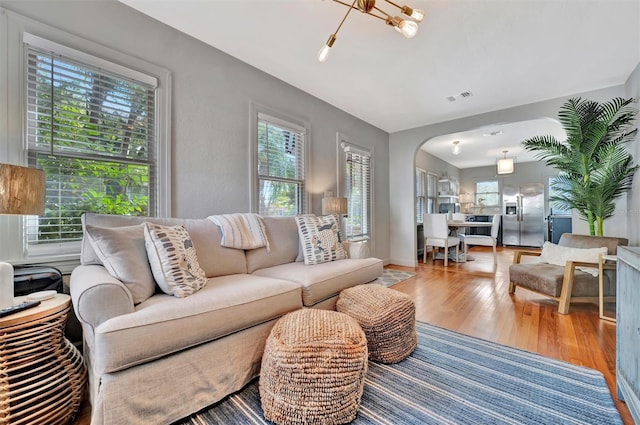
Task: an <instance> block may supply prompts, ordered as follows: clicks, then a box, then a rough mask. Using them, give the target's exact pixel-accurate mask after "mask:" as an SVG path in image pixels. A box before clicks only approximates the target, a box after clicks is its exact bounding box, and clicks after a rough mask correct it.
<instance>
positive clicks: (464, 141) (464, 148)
mask: <svg viewBox="0 0 640 425" xmlns="http://www.w3.org/2000/svg"><path fill="white" fill-rule="evenodd" d="M496 133H497V134H496ZM547 134H549V135H552V136H554V137H555V138H556V139H558V140H564V139H565V138H566V136H565V132H564V130H563V129H562V126H561V125H560V124H559V123H558V122H557V121H555V120H552V119H549V118H539V119H534V120H529V121H522V122H518V123H510V124H496V125H491V126H487V127H482V128H478V129H475V130H472V131H465V132H461V133H453V134H447V135H445V136H440V137H435V138H433V139H430V140H429V142H428V143H425V144H424V145H422V149H423V150H425V151H426V152H429V153H430V154H432V155H434V156H437V157H438V158H440V159H442V160H444V161H446V162H448V163H449V164H452V165H453V166H455V167H456V168H460V169H463V168H473V167H482V166H486V165H495V164H496V160H497V159H498V158H502V157H504V153H503V151H504V150H507V151H508V152H507V157H514V158H515V160H516V164H518V163H523V162H531V161H536V158H535V154H534V153H532V152H528V151H525V150H524V149H522V145H521V142H522V141H523V140H525V139H528V138H530V137H534V136H542V135H547ZM455 140H457V141H459V142H460V143H459V146H460V154H458V155H454V154H453V142H454V141H455Z"/></svg>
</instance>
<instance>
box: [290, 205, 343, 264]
mask: <svg viewBox="0 0 640 425" xmlns="http://www.w3.org/2000/svg"><path fill="white" fill-rule="evenodd" d="M296 224H297V225H298V236H299V237H300V242H301V243H302V247H303V249H304V263H305V264H320V263H326V262H329V261H334V260H342V259H345V258H347V253H346V252H345V250H344V247H343V246H342V244H341V243H340V232H339V231H338V217H337V216H336V215H325V216H322V217H308V216H307V217H304V216H302V217H301V216H296Z"/></svg>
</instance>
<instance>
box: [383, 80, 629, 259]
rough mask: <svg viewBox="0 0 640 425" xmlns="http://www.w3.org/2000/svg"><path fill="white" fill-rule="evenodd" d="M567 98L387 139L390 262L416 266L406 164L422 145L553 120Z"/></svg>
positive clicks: (604, 94)
mask: <svg viewBox="0 0 640 425" xmlns="http://www.w3.org/2000/svg"><path fill="white" fill-rule="evenodd" d="M624 89H625V88H624V86H622V85H620V86H615V87H609V88H606V89H601V90H596V91H592V92H587V93H581V94H577V95H580V96H583V97H588V98H590V99H594V100H598V101H605V100H609V99H611V98H613V97H616V96H623V95H624ZM569 97H572V96H566V97H559V98H556V99H551V100H546V101H542V102H536V103H531V104H528V105H522V106H517V107H514V108H509V109H503V110H499V111H493V112H488V113H485V114H480V115H474V116H471V117H466V118H460V119H457V120H452V121H446V122H442V123H437V124H432V125H427V126H423V127H417V128H413V129H410V130H405V131H400V132H396V133H392V134H391V135H390V136H389V184H390V187H392V188H393V190H392V191H391V193H390V202H391V221H390V222H391V262H392V263H394V264H401V265H407V266H415V264H416V260H415V252H416V241H415V217H414V214H413V205H414V194H415V187H414V185H415V178H414V169H413V167H407V164H415V157H416V153H417V150H418V149H419V148H420V146H422V144H424V143H425V142H427V143H428V141H429V140H430V139H432V138H434V137H437V136H442V135H445V134H450V133H456V132H461V131H468V130H473V129H476V128H478V127H482V126H487V125H491V124H496V123H512V122H518V121H525V120H530V119H534V118H555V117H556V116H557V112H558V110H559V109H560V106H562V104H563V103H564V102H565V101H566V100H567V99H568V98H569ZM625 231H626V229H625ZM605 232H606V230H605ZM611 236H614V235H613V234H612V235H611ZM615 236H618V235H615Z"/></svg>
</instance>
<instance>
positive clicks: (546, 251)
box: [540, 242, 607, 276]
mask: <svg viewBox="0 0 640 425" xmlns="http://www.w3.org/2000/svg"><path fill="white" fill-rule="evenodd" d="M601 255H607V247H606V246H603V247H600V248H571V247H568V246H560V245H556V244H553V243H551V242H545V243H544V245H543V246H542V253H541V254H540V260H541V261H543V262H545V263H549V264H556V265H558V266H563V267H564V266H565V264H566V262H567V261H582V262H586V263H598V260H599V259H600V256H601ZM577 268H578V270H582V271H584V272H587V273H589V274H591V275H593V276H597V275H598V269H596V268H594V267H577Z"/></svg>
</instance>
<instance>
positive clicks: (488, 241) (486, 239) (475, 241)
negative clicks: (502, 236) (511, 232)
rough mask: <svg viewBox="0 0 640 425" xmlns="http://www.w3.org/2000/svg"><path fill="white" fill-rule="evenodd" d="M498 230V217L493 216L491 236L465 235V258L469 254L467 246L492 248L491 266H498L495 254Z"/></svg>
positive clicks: (496, 215)
mask: <svg viewBox="0 0 640 425" xmlns="http://www.w3.org/2000/svg"><path fill="white" fill-rule="evenodd" d="M498 230H500V215H499V214H494V215H493V220H491V236H487V235H465V236H464V239H463V242H464V256H465V258H466V257H467V254H468V253H469V245H482V246H490V247H493V264H498V254H497V252H496V245H497V244H498Z"/></svg>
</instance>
